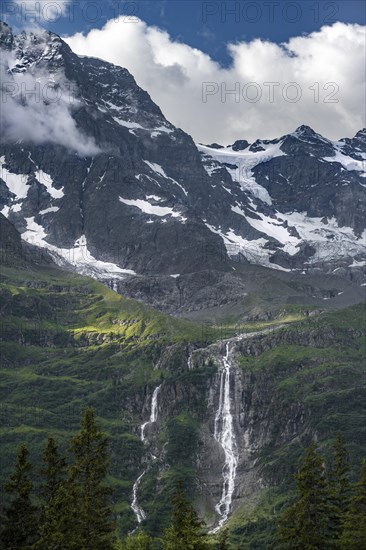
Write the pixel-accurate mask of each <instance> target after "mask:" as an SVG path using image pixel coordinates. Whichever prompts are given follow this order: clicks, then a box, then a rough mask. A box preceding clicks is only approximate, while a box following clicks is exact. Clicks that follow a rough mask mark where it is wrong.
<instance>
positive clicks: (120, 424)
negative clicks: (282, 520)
mask: <svg viewBox="0 0 366 550" xmlns="http://www.w3.org/2000/svg"><path fill="white" fill-rule="evenodd" d="M0 236H1V239H0V245H1V246H0V248H1V257H2V263H3V265H2V269H1V280H0V311H1V342H0V345H1V348H0V350H1V377H2V384H1V388H0V392H1V393H0V395H1V402H2V408H1V426H0V437H1V448H2V457H1V462H2V464H3V468H2V474H1V475H2V479H1V483H3V482H4V479H5V478H6V477H7V475H8V473H9V471H10V469H11V467H12V464H13V461H14V457H15V454H16V448H17V446H18V445H19V444H20V443H21V442H26V443H27V444H28V445H29V447H30V451H31V455H32V457H33V458H34V462H35V463H37V462H39V457H40V453H41V449H42V446H43V444H44V441H45V439H46V436H47V435H48V434H49V433H53V434H55V435H56V436H57V437H58V438H59V439H60V441H61V442H62V444H63V445H64V446H65V442H66V440H67V439H68V438H69V436H70V435H71V433H72V432H74V431H75V430H76V429H77V428H78V426H79V421H80V415H81V411H82V409H83V408H84V407H85V406H86V405H91V406H93V407H94V408H95V409H96V411H97V415H98V419H99V421H100V423H101V424H102V427H103V428H104V429H105V430H106V431H107V432H108V433H109V435H110V437H111V458H112V468H111V478H110V480H111V482H112V484H113V485H114V487H115V489H116V491H115V496H114V500H115V503H116V511H117V512H118V518H119V527H120V530H121V532H122V533H123V534H126V533H127V532H128V531H130V530H131V529H133V528H134V527H135V526H136V517H135V514H134V513H133V511H132V509H131V507H130V504H131V501H132V488H133V485H134V483H135V482H136V480H137V478H138V477H139V476H140V475H141V473H142V472H145V474H144V476H143V478H142V480H141V483H140V485H139V487H138V503H139V505H140V506H141V507H142V508H143V510H144V511H145V513H146V516H147V519H146V520H145V521H144V523H143V525H144V526H145V528H146V529H147V530H148V531H150V532H151V533H153V534H155V535H156V534H158V533H159V532H161V530H162V529H163V527H164V526H165V525H166V522H167V520H168V514H169V510H170V506H169V502H168V501H169V496H170V495H171V492H172V487H173V484H174V481H175V480H176V479H177V478H179V477H183V478H184V479H185V481H186V482H187V484H188V486H190V487H191V492H190V494H191V496H192V498H193V499H194V502H195V505H196V507H197V509H198V510H199V511H200V513H201V515H202V516H204V517H205V519H206V520H207V521H208V522H209V523H211V524H212V523H213V522H214V521H215V518H214V505H215V504H216V503H217V502H218V500H219V498H220V495H221V490H222V481H223V480H222V466H223V455H222V451H221V450H220V447H219V445H218V444H217V442H215V441H214V438H213V431H214V421H215V414H216V412H217V406H218V395H219V393H220V384H219V380H220V379H219V377H218V370H219V369H220V368H221V364H222V357H223V353H224V351H223V350H224V347H225V346H224V343H223V342H221V341H220V340H219V338H228V337H229V336H230V335H232V333H233V331H235V330H236V329H237V327H235V326H229V327H228V332H225V331H220V330H218V329H215V328H212V329H211V330H208V331H206V330H203V329H202V327H201V325H198V324H194V323H191V322H188V321H183V320H178V319H174V318H171V317H169V316H166V315H163V314H161V313H158V312H156V311H154V310H152V309H150V308H148V307H146V306H144V305H142V304H140V303H138V302H136V301H133V300H128V299H125V298H124V297H123V296H120V295H118V294H116V293H115V292H113V291H111V290H110V289H108V288H107V287H105V286H103V285H101V284H99V283H98V282H96V281H94V280H92V279H89V278H87V277H81V276H79V275H75V274H72V273H68V272H63V271H61V270H59V269H58V268H57V267H56V266H54V265H53V264H52V262H51V260H50V258H49V257H47V256H46V257H44V256H43V254H42V255H41V253H40V251H39V250H37V249H36V248H26V249H25V248H24V243H22V242H21V241H20V239H19V235H18V233H17V232H16V231H15V230H14V228H13V227H12V226H11V224H9V222H8V221H7V220H5V219H4V218H3V217H2V216H0ZM287 320H288V321H293V323H291V322H289V323H288V325H286V326H283V327H282V328H279V327H275V329H276V330H273V331H271V332H269V333H265V334H257V335H251V334H250V331H251V329H254V328H255V329H256V330H258V329H261V328H263V326H262V327H261V325H260V324H258V322H257V323H256V324H253V326H251V325H250V324H247V325H245V327H244V326H243V327H242V328H243V329H244V330H246V331H247V332H248V334H247V335H246V337H245V339H242V340H238V341H234V342H233V346H234V348H233V356H232V365H233V367H232V368H233V371H232V378H231V383H232V387H231V396H232V401H233V421H234V428H235V433H236V438H237V444H238V448H239V450H240V456H239V462H238V470H237V475H236V480H235V491H234V495H233V510H234V515H233V517H232V519H231V520H230V533H231V540H232V542H233V548H263V549H267V548H268V547H269V546H268V545H269V541H271V540H272V538H273V530H274V526H275V515H276V514H277V513H278V511H279V509H280V505H282V503H283V502H285V501H286V499H287V498H288V497H289V496H290V495H291V491H292V488H293V484H292V481H291V475H292V473H293V472H294V471H295V470H296V467H297V461H298V458H299V457H300V455H301V454H302V452H303V449H304V447H305V446H306V445H307V444H308V442H309V440H310V438H311V437H312V436H316V437H317V438H318V440H319V441H320V443H321V445H322V447H323V448H324V449H325V451H326V452H327V450H328V449H329V446H330V445H331V443H332V441H333V439H334V437H335V434H336V432H337V431H338V430H340V431H342V432H343V433H344V435H345V439H346V442H347V443H348V446H349V448H350V452H351V456H352V460H354V461H356V460H359V459H360V457H361V456H362V455H365V449H366V434H365V428H364V418H365V412H366V411H365V379H366V377H365V309H364V305H363V304H360V305H357V306H353V307H351V308H348V309H344V310H342V311H338V312H331V313H321V312H319V313H318V314H317V313H316V312H311V314H310V315H309V316H308V317H306V319H304V318H303V313H302V314H301V315H299V314H298V312H296V315H293V316H292V317H290V318H288V319H287ZM267 325H268V323H267ZM203 328H204V327H203ZM266 328H267V329H268V326H267V327H266ZM158 386H160V388H161V389H160V394H159V402H158V406H157V421H156V422H155V423H153V424H152V425H150V426H147V427H146V429H145V435H146V438H147V440H148V441H147V442H146V441H145V444H144V443H143V442H142V441H141V425H142V424H143V423H144V422H147V421H148V419H149V418H150V417H151V403H152V397H153V393H154V390H155V389H156V388H157V387H158ZM152 456H155V457H156V459H153V460H152V459H151V457H152ZM2 494H4V493H3V491H2Z"/></svg>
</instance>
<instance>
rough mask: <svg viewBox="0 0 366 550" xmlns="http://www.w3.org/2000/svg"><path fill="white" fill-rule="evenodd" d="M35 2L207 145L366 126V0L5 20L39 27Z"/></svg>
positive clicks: (73, 43)
mask: <svg viewBox="0 0 366 550" xmlns="http://www.w3.org/2000/svg"><path fill="white" fill-rule="evenodd" d="M32 5H33V7H35V6H38V9H39V7H41V9H42V12H41V15H42V16H43V18H42V17H39V15H40V13H39V11H38V13H37V17H36V23H38V24H40V25H42V26H43V27H45V28H48V29H49V30H52V31H54V32H56V33H58V34H60V35H61V36H63V37H64V38H65V40H66V41H67V42H68V44H69V45H70V47H71V48H72V50H73V51H74V52H75V53H77V54H79V55H87V56H93V57H98V58H101V59H103V60H106V61H109V62H111V63H114V64H115V65H119V66H122V67H125V68H126V69H128V70H129V71H130V72H131V74H132V75H133V76H134V77H135V79H136V81H137V83H138V84H139V85H140V86H141V87H142V88H143V89H145V90H147V91H148V92H149V94H150V95H151V97H152V99H153V100H154V101H155V102H156V103H157V104H158V105H159V106H160V108H161V109H162V111H163V113H164V114H165V116H166V117H167V118H168V120H170V121H171V122H172V123H173V124H175V125H176V126H178V127H180V128H182V129H183V130H185V131H186V132H188V133H189V134H190V135H192V137H193V138H194V139H195V140H196V141H198V142H203V143H208V142H211V143H212V142H214V141H216V142H218V143H225V144H227V143H230V142H231V143H232V142H233V141H234V140H236V139H248V140H255V139H257V138H274V137H278V136H281V135H283V134H285V133H289V132H292V131H294V130H295V128H297V127H298V126H300V125H302V124H306V125H309V126H311V127H312V128H313V129H314V130H315V131H317V132H319V133H321V134H323V135H324V136H326V137H328V138H332V139H339V138H341V137H345V136H349V137H351V136H353V135H354V134H355V133H356V132H357V131H358V130H360V129H361V128H363V127H364V126H365V125H366V112H365V104H366V97H365V90H366V82H365V53H366V52H365V47H366V40H365V31H366V27H365V20H366V2H364V1H363V0H337V1H330V0H242V1H223V2H219V1H210V2H208V1H199V0H197V1H191V0H185V1H181V0H160V1H159V0H157V1H144V0H134V1H131V2H125V1H122V0H118V1H117V0H100V1H99V2H98V1H92V0H73V1H72V0H12V1H11V0H10V1H2V3H1V8H2V11H3V18H5V20H7V22H8V23H9V24H11V25H12V26H13V27H15V31H18V30H20V29H22V28H24V27H26V26H28V27H29V25H30V21H29V18H28V21H27V18H26V17H25V16H24V15H25V12H24V9H25V7H26V8H27V9H29V8H31V7H32ZM12 11H13V12H14V13H13V14H11V12H12ZM61 15H62V17H61ZM52 17H54V18H55V21H54V22H52V20H51V18H52ZM207 92H210V93H207Z"/></svg>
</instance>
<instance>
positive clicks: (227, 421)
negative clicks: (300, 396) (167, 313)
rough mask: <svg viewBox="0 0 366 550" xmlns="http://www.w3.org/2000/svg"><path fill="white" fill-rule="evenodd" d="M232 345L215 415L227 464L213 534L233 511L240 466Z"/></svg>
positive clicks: (217, 439)
mask: <svg viewBox="0 0 366 550" xmlns="http://www.w3.org/2000/svg"><path fill="white" fill-rule="evenodd" d="M229 356H230V343H229V342H227V343H226V354H225V356H224V358H223V365H222V367H221V369H220V397H219V406H218V409H217V412H216V415H215V431H214V437H215V439H216V441H218V442H219V443H220V445H221V447H222V448H223V450H224V453H225V462H224V466H223V469H222V475H223V486H222V494H221V499H220V501H219V502H218V504H217V505H216V506H215V510H216V512H217V513H218V514H219V515H220V516H221V517H220V520H219V523H218V525H217V527H215V529H213V530H212V531H211V533H216V532H217V531H218V530H219V529H220V528H221V527H222V525H223V524H224V523H225V522H226V520H227V519H228V516H229V514H230V511H231V503H232V497H233V493H234V489H235V476H236V468H237V465H238V456H237V446H236V438H235V432H234V421H233V415H232V412H231V399H230V378H231V372H232V366H231V363H230V357H229Z"/></svg>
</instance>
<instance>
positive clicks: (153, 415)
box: [131, 384, 161, 523]
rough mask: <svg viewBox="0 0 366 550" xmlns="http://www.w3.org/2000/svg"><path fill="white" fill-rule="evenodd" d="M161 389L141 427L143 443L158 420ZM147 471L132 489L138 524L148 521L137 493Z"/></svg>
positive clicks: (158, 390)
mask: <svg viewBox="0 0 366 550" xmlns="http://www.w3.org/2000/svg"><path fill="white" fill-rule="evenodd" d="M160 388H161V384H160V386H157V387H156V388H155V389H154V392H153V394H152V398H151V408H150V418H149V420H148V421H147V422H144V423H143V424H142V425H141V426H140V439H141V441H142V442H143V443H146V442H147V438H146V435H145V428H146V426H147V425H150V424H153V423H154V422H156V421H157V419H158V396H159V392H160ZM151 458H152V459H153V460H155V459H156V456H154V455H153V454H152V455H151ZM147 470H148V467H147V468H145V470H144V471H143V472H142V474H140V475H139V477H138V478H137V479H136V481H135V483H134V484H133V489H132V502H131V508H132V510H133V511H134V513H135V515H136V519H137V522H138V523H141V522H142V521H143V520H144V519H146V514H145V512H144V510H143V509H142V508H140V506H139V505H138V502H137V493H138V490H139V486H140V483H141V480H142V478H143V477H144V475H145V474H146V472H147Z"/></svg>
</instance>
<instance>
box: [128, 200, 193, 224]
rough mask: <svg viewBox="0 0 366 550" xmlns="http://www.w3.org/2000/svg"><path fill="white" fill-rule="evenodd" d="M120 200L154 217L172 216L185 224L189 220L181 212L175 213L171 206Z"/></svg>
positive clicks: (142, 201)
mask: <svg viewBox="0 0 366 550" xmlns="http://www.w3.org/2000/svg"><path fill="white" fill-rule="evenodd" d="M119 200H120V201H121V202H123V203H124V204H127V205H128V206H136V208H139V209H140V210H141V212H144V214H152V215H153V216H160V217H164V216H172V217H173V218H178V219H179V220H181V221H183V222H185V221H186V220H187V218H184V217H183V216H182V214H181V213H180V212H175V211H174V210H173V208H170V207H169V206H156V205H154V204H150V203H149V202H147V201H144V200H142V199H123V198H122V197H119Z"/></svg>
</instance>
